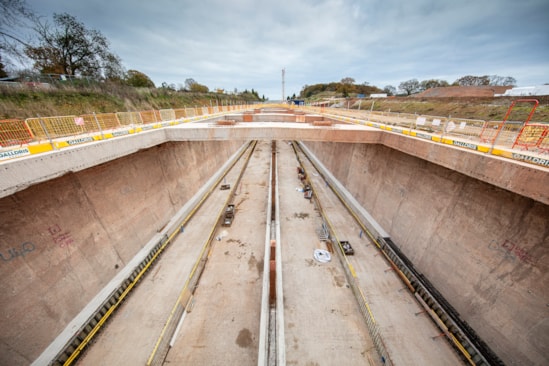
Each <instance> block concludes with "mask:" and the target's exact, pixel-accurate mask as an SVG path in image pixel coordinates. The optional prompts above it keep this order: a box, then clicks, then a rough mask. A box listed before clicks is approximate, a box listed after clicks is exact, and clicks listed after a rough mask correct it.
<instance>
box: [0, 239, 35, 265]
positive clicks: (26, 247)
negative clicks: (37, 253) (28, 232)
mask: <svg viewBox="0 0 549 366" xmlns="http://www.w3.org/2000/svg"><path fill="white" fill-rule="evenodd" d="M35 249H36V246H35V245H34V244H33V243H31V242H30V241H26V242H24V243H23V244H21V245H20V246H19V247H18V248H10V249H8V252H7V254H4V253H1V252H0V258H2V261H3V262H10V261H11V260H13V259H15V258H17V257H24V256H26V255H27V253H31V252H33V251H34V250H35Z"/></svg>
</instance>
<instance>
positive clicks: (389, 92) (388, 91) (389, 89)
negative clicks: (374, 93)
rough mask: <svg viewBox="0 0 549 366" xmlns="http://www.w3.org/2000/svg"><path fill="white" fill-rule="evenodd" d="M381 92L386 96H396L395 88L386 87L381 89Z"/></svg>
mask: <svg viewBox="0 0 549 366" xmlns="http://www.w3.org/2000/svg"><path fill="white" fill-rule="evenodd" d="M383 91H384V92H385V93H387V95H396V92H397V90H396V88H395V87H394V86H392V85H386V86H385V88H383Z"/></svg>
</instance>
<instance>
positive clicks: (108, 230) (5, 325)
mask: <svg viewBox="0 0 549 366" xmlns="http://www.w3.org/2000/svg"><path fill="white" fill-rule="evenodd" d="M243 143H244V142H243V141H221V142H220V141H209V142H207V141H197V142H177V143H165V144H162V145H158V146H155V147H152V148H148V149H145V150H142V151H139V152H137V153H135V154H132V155H129V156H125V157H122V158H119V159H117V160H114V161H111V162H108V163H104V164H102V165H98V166H96V167H93V168H88V169H85V170H82V171H79V172H77V173H68V174H65V175H63V176H61V177H58V178H55V179H52V180H49V181H47V182H44V183H40V184H36V185H33V186H31V187H29V188H27V189H25V190H22V191H19V192H17V193H14V194H12V195H10V196H7V197H4V198H1V199H0V254H1V255H2V257H1V258H0V293H1V294H2V295H1V296H0V309H2V312H1V314H0V329H2V331H1V332H0V340H1V341H0V364H2V365H27V364H30V363H31V362H32V361H33V360H34V359H36V357H38V356H39V355H40V353H41V352H42V351H43V350H44V349H45V348H46V347H47V346H48V344H49V343H50V342H52V340H53V339H54V338H55V337H56V336H57V335H58V334H59V333H60V332H61V331H62V330H63V329H64V328H65V326H66V325H67V323H68V322H70V321H71V320H72V319H73V318H74V316H75V315H76V314H78V312H79V311H80V310H81V309H82V308H83V307H84V306H85V305H86V304H87V303H88V302H89V301H90V299H92V298H93V297H94V296H95V295H96V294H97V292H98V291H99V290H100V289H101V288H103V286H105V284H107V283H108V282H109V281H110V280H111V279H112V278H113V276H114V275H115V274H116V273H117V271H119V270H120V269H121V268H123V267H124V265H125V264H126V263H127V262H128V261H129V260H131V258H133V256H134V255H135V254H136V253H137V252H138V251H139V249H141V247H142V246H143V245H144V244H145V243H147V241H148V240H149V239H150V238H151V237H152V236H153V235H154V234H155V233H156V232H157V231H159V230H161V229H162V227H163V226H164V225H165V224H166V223H167V222H168V220H169V219H170V218H171V217H172V216H173V215H174V214H175V213H176V211H177V210H178V209H179V208H180V207H181V206H183V204H184V203H185V202H187V201H188V200H189V199H190V198H191V197H192V196H193V194H194V193H196V191H197V190H198V189H199V188H200V187H201V185H202V183H203V182H205V181H207V180H208V179H209V178H210V177H211V176H212V175H213V174H214V173H215V172H216V171H217V170H218V169H219V168H220V167H221V166H222V165H223V163H225V162H226V161H227V160H228V158H229V157H230V156H231V155H232V154H233V153H234V152H235V151H236V150H237V149H238V148H239V147H240V146H241V145H242V144H243Z"/></svg>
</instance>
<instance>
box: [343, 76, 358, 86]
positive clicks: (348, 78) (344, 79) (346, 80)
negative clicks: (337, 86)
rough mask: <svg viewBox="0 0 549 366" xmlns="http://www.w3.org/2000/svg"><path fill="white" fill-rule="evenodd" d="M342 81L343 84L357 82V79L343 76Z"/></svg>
mask: <svg viewBox="0 0 549 366" xmlns="http://www.w3.org/2000/svg"><path fill="white" fill-rule="evenodd" d="M341 83H342V84H351V85H352V84H354V83H355V79H353V78H350V77H346V78H343V79H341Z"/></svg>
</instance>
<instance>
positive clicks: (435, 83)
mask: <svg viewBox="0 0 549 366" xmlns="http://www.w3.org/2000/svg"><path fill="white" fill-rule="evenodd" d="M420 84H421V88H420V89H421V90H427V89H431V88H439V87H445V86H448V82H447V81H445V80H438V79H430V80H423V81H422V82H421V83H420Z"/></svg>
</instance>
